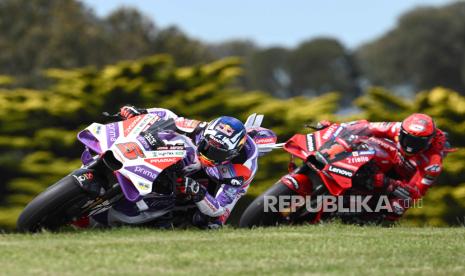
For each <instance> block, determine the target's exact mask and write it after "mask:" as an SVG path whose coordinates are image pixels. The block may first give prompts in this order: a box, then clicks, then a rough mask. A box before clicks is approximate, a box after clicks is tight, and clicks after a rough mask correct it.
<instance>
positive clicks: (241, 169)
mask: <svg viewBox="0 0 465 276" xmlns="http://www.w3.org/2000/svg"><path fill="white" fill-rule="evenodd" d="M252 162H253V163H255V164H254V166H255V168H256V167H257V164H256V162H257V161H256V159H255V160H253V161H252ZM252 162H251V163H252ZM230 169H231V170H234V173H235V175H236V176H235V177H231V178H227V179H223V180H222V181H223V182H224V183H223V184H222V185H221V187H220V189H219V190H218V192H217V194H216V196H215V197H213V196H212V195H210V194H209V193H208V192H207V193H206V195H205V197H204V198H203V199H202V200H200V201H199V202H197V203H196V205H197V207H198V208H199V210H200V211H201V212H202V213H203V214H205V215H207V216H209V217H218V220H219V222H220V223H221V224H224V223H225V222H226V220H227V219H228V217H229V215H230V213H231V211H232V209H233V208H234V206H235V205H236V203H237V201H238V200H239V199H240V198H241V197H242V196H243V195H244V194H246V192H247V190H248V188H249V184H250V182H251V181H252V179H253V176H254V174H255V170H253V171H252V170H251V168H248V167H247V166H246V165H238V164H234V165H231V167H230Z"/></svg>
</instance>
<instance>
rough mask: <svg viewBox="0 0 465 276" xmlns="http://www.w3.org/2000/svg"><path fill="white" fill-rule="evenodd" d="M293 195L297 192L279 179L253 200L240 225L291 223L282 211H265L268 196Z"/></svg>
mask: <svg viewBox="0 0 465 276" xmlns="http://www.w3.org/2000/svg"><path fill="white" fill-rule="evenodd" d="M292 195H297V193H296V192H294V191H293V190H291V189H289V188H288V187H287V186H286V185H284V183H282V182H281V181H278V182H277V183H276V184H274V185H273V186H272V187H271V188H269V189H268V190H267V191H266V192H264V193H263V194H261V195H260V196H258V197H257V198H256V199H255V200H254V201H252V203H251V204H250V205H249V207H247V209H246V210H245V212H244V214H242V216H241V220H240V222H239V227H253V226H275V225H278V224H289V221H288V220H286V218H285V216H283V214H282V213H280V212H272V211H271V210H268V212H265V200H267V199H266V197H275V198H279V196H292ZM276 207H277V206H276Z"/></svg>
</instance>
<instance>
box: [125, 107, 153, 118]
mask: <svg viewBox="0 0 465 276" xmlns="http://www.w3.org/2000/svg"><path fill="white" fill-rule="evenodd" d="M143 113H147V111H146V110H145V109H142V108H136V107H134V106H131V105H125V106H123V107H121V109H120V111H119V115H120V116H121V117H123V118H124V119H129V118H132V117H134V116H137V115H140V114H143Z"/></svg>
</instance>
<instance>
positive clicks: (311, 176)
mask: <svg viewBox="0 0 465 276" xmlns="http://www.w3.org/2000/svg"><path fill="white" fill-rule="evenodd" d="M284 150H285V151H287V152H289V153H290V154H291V162H290V163H289V173H288V174H286V175H285V176H283V177H282V178H281V179H280V180H279V181H278V182H277V183H275V184H274V185H273V186H272V187H271V188H269V189H268V190H267V191H266V192H264V193H263V194H261V195H260V196H258V197H257V198H256V199H255V200H254V201H253V202H252V203H251V204H250V205H249V206H248V207H247V209H246V210H245V212H244V213H243V215H242V217H241V220H240V226H241V227H252V226H271V225H276V224H295V223H303V222H308V223H315V222H318V221H320V220H322V219H326V218H332V217H335V216H337V217H340V218H342V219H348V220H351V219H357V220H360V219H363V220H366V221H368V220H371V221H379V220H382V219H383V214H382V212H373V213H371V212H370V213H367V212H364V211H363V210H361V211H359V212H340V210H339V211H337V210H336V211H332V212H324V208H323V207H324V204H325V201H324V200H323V206H320V208H318V209H317V210H318V211H315V210H314V209H315V208H313V209H312V208H308V207H309V206H314V205H315V204H316V203H317V201H318V200H319V199H321V198H324V197H325V196H333V197H337V198H338V199H339V200H342V203H343V204H342V205H344V204H351V203H350V202H349V201H353V199H354V196H356V195H359V196H360V195H372V197H371V198H370V201H369V202H368V203H367V204H368V205H369V206H372V207H374V206H373V204H376V203H379V196H380V191H377V190H376V189H375V188H374V185H373V176H374V174H376V173H385V174H387V175H389V173H390V171H392V170H391V169H392V167H393V165H394V164H395V160H398V158H399V156H398V152H397V148H396V145H395V143H393V142H392V141H390V140H387V139H381V138H375V137H366V136H363V133H362V131H361V130H357V129H355V128H354V129H352V128H351V125H350V124H332V125H330V126H328V127H326V128H324V129H321V130H318V131H315V132H314V133H311V134H306V135H304V134H296V135H294V136H293V137H292V138H291V139H289V140H288V141H287V142H286V143H284ZM294 157H297V158H299V159H301V160H303V162H302V164H301V165H300V166H297V165H296V164H295V162H294ZM389 176H390V177H395V176H392V175H389ZM381 194H382V193H381ZM351 195H352V197H351ZM291 196H301V198H305V199H310V200H308V201H307V200H305V202H302V200H295V201H292V200H291V201H290V203H289V204H287V205H285V204H283V206H284V207H285V208H279V210H277V206H274V208H269V207H270V206H269V205H270V203H274V204H277V202H279V198H284V199H289V198H290V197H291ZM267 205H268V206H267ZM286 206H287V207H286ZM273 209H274V211H273ZM309 209H312V210H310V211H309ZM339 209H340V208H339ZM276 210H277V211H276ZM383 210H385V209H383Z"/></svg>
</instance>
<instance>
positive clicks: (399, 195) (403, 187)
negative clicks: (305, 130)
mask: <svg viewBox="0 0 465 276" xmlns="http://www.w3.org/2000/svg"><path fill="white" fill-rule="evenodd" d="M329 124H330V123H329V122H327V121H323V122H320V126H323V127H324V126H327V125H329ZM342 125H344V126H346V127H348V128H351V129H353V130H356V132H357V133H359V135H361V136H368V137H377V138H384V139H388V140H390V141H393V142H395V144H396V145H397V148H391V149H390V148H389V147H392V144H391V143H383V144H380V146H381V147H384V148H385V149H386V150H388V151H396V152H397V154H396V156H397V158H396V162H395V165H394V166H393V168H392V170H393V171H392V173H391V174H390V175H394V176H395V177H388V176H386V175H384V174H376V175H375V179H374V185H375V187H377V188H383V189H384V190H385V191H386V190H387V191H388V192H390V195H391V196H390V201H391V206H392V207H393V212H391V213H390V214H389V216H388V217H387V219H388V220H397V219H398V218H400V217H401V216H402V215H403V213H404V212H405V211H406V210H407V209H408V208H409V207H410V206H411V204H412V201H413V202H415V200H418V199H420V198H421V197H423V196H424V195H425V193H426V192H427V191H428V189H429V188H430V187H431V186H432V185H433V184H434V182H435V180H436V178H437V177H438V176H439V174H440V173H441V171H442V161H443V158H444V157H445V155H446V154H447V152H448V149H447V147H446V142H447V138H446V135H445V134H444V132H443V131H441V130H440V129H437V128H436V132H435V135H434V137H433V139H432V141H431V144H430V146H429V147H428V148H427V149H426V150H424V151H422V152H419V153H417V154H411V155H409V154H405V153H403V151H402V150H401V149H400V145H399V143H398V140H399V133H400V129H401V122H375V123H372V122H369V121H367V120H360V121H355V122H350V123H345V124H342ZM377 141H380V140H377ZM380 143H382V140H381V142H380Z"/></svg>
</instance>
